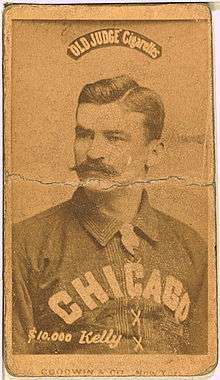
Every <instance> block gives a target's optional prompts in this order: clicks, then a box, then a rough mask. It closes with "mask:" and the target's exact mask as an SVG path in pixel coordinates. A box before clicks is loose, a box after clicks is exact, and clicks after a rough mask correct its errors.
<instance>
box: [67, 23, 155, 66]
mask: <svg viewBox="0 0 220 380" xmlns="http://www.w3.org/2000/svg"><path fill="white" fill-rule="evenodd" d="M109 46H122V47H127V48H130V49H135V50H138V51H139V52H141V53H143V54H145V55H147V56H149V57H151V58H152V59H156V58H159V57H160V56H161V54H162V48H161V46H160V45H158V44H157V43H155V42H154V41H152V40H150V39H149V38H147V37H145V36H143V35H141V34H139V33H137V32H134V31H132V30H127V29H116V28H112V29H110V28H107V29H100V30H96V31H93V32H91V33H87V34H84V35H83V36H81V37H78V38H76V39H75V40H74V41H73V42H71V44H70V45H69V46H68V48H67V54H68V55H69V56H70V57H71V58H73V59H75V60H77V59H79V58H80V57H82V56H83V55H85V54H87V53H89V52H90V51H91V50H95V49H99V48H104V47H109Z"/></svg>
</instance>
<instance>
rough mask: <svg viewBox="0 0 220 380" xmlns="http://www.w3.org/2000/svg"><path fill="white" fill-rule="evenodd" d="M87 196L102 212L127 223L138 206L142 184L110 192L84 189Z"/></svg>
mask: <svg viewBox="0 0 220 380" xmlns="http://www.w3.org/2000/svg"><path fill="white" fill-rule="evenodd" d="M85 192H86V195H87V197H88V198H89V199H90V200H91V202H93V203H94V204H95V206H96V207H97V208H98V209H99V210H100V211H101V212H102V213H104V214H107V215H109V216H111V217H114V218H117V219H119V220H121V221H122V222H124V223H129V222H131V220H132V219H133V218H134V216H135V215H136V213H137V211H138V208H139V206H140V202H141V197H142V192H143V186H141V185H140V184H139V185H132V186H125V187H123V188H118V189H115V190H114V191H110V192H107V191H106V192H100V193H98V192H92V191H89V189H85Z"/></svg>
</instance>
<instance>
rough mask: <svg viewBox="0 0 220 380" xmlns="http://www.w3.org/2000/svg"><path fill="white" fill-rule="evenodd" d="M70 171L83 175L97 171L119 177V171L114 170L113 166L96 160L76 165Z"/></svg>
mask: <svg viewBox="0 0 220 380" xmlns="http://www.w3.org/2000/svg"><path fill="white" fill-rule="evenodd" d="M70 170H73V171H74V170H75V171H76V172H79V173H83V172H87V171H89V170H95V171H97V172H101V173H103V174H108V175H113V176H114V175H118V174H119V173H118V171H117V170H116V169H115V168H113V167H112V166H111V165H107V164H103V162H102V161H94V160H89V161H88V160H87V161H85V162H82V163H81V164H79V165H77V164H76V165H74V166H72V167H71V168H70Z"/></svg>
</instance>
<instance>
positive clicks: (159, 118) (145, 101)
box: [78, 75, 165, 140]
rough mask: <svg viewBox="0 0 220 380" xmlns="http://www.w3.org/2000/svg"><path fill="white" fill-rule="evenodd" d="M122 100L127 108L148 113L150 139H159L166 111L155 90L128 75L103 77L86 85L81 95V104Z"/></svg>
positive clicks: (146, 121) (147, 125) (147, 123)
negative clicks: (143, 85) (141, 84)
mask: <svg viewBox="0 0 220 380" xmlns="http://www.w3.org/2000/svg"><path fill="white" fill-rule="evenodd" d="M115 101H120V103H122V104H123V105H124V106H125V107H126V108H127V109H129V110H130V111H134V112H140V113H143V114H145V115H146V118H145V122H144V125H145V126H146V127H147V128H148V130H149V133H150V139H151V140H153V139H159V138H160V137H161V133H162V129H163V126H164V118H165V111H164V105H163V102H162V100H161V98H160V96H159V95H158V94H157V93H156V92H155V91H153V90H151V89H149V88H146V87H141V86H139V84H138V83H137V82H136V81H135V80H133V79H131V78H130V77H129V76H127V75H121V76H118V77H115V78H111V79H102V80H99V81H97V82H94V83H88V84H87V85H85V86H84V87H83V89H82V91H81V93H80V95H79V100H78V103H79V104H83V103H93V104H100V105H101V104H106V103H111V102H115Z"/></svg>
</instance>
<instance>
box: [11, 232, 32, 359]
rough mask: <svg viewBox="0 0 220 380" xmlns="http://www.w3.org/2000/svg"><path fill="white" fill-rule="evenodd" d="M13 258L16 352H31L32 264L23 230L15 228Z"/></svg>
mask: <svg viewBox="0 0 220 380" xmlns="http://www.w3.org/2000/svg"><path fill="white" fill-rule="evenodd" d="M12 237H13V251H12V254H13V258H12V290H13V302H12V320H13V322H12V324H13V326H12V327H13V351H14V353H31V352H30V345H29V344H28V332H29V330H30V329H33V326H34V317H33V307H32V300H31V296H30V294H31V291H30V290H31V272H32V269H31V265H30V262H29V260H28V256H27V251H26V248H25V237H24V233H23V231H22V230H21V229H20V228H19V227H18V226H15V227H14V228H13V234H12Z"/></svg>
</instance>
